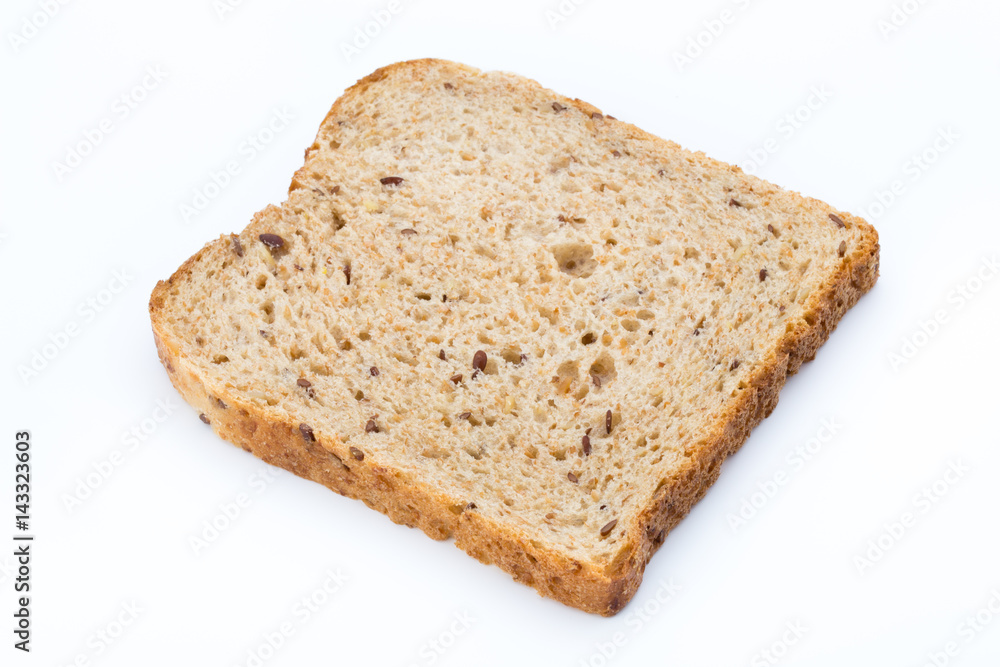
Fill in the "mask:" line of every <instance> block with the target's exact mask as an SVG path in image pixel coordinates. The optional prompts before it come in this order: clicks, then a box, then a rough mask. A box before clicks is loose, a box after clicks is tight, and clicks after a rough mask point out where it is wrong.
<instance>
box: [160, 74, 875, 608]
mask: <svg viewBox="0 0 1000 667" xmlns="http://www.w3.org/2000/svg"><path fill="white" fill-rule="evenodd" d="M440 65H446V66H448V67H455V68H461V69H462V70H466V71H468V72H470V73H475V72H477V70H474V69H472V68H469V67H466V66H464V65H458V64H455V63H446V62H443V61H437V60H433V59H424V60H416V61H408V62H402V63H396V64H393V65H389V66H388V67H384V68H381V69H379V70H377V71H376V72H373V73H372V74H370V75H369V76H367V77H365V78H364V79H361V80H360V81H359V82H358V83H357V84H355V86H353V87H352V88H350V89H348V91H347V92H346V93H345V94H344V96H342V97H341V98H340V99H338V100H337V102H336V103H335V104H334V105H333V107H332V108H331V110H330V112H329V113H328V115H327V118H326V120H324V124H325V123H326V122H327V120H329V119H331V118H333V117H334V116H336V114H337V113H338V111H339V109H340V105H341V103H342V101H343V100H344V98H346V97H347V95H349V94H351V93H352V91H358V90H362V89H363V88H364V87H365V86H366V85H368V84H370V83H373V82H377V81H378V80H380V79H382V78H384V77H385V76H386V75H387V74H389V73H392V72H394V71H395V70H399V69H405V70H407V71H408V73H409V74H410V76H413V77H415V78H418V77H419V76H420V75H421V73H422V72H423V71H424V70H426V69H427V68H428V67H431V66H440ZM532 83H534V82H532ZM535 85H538V84H535ZM561 99H562V103H563V104H566V105H573V106H576V107H577V108H578V109H580V110H582V111H585V112H587V113H593V112H597V111H598V109H596V107H592V106H590V105H588V104H587V103H585V102H581V101H579V100H571V99H569V98H561ZM614 122H618V123H619V124H620V128H619V129H621V130H623V131H625V132H626V133H628V134H630V135H632V136H634V137H636V138H641V139H642V140H645V141H650V142H654V143H655V144H657V145H658V146H662V147H664V148H666V147H673V146H674V145H673V144H671V143H670V142H668V141H665V140H663V139H660V138H658V137H655V136H653V135H650V134H648V133H646V132H644V131H642V130H640V129H639V128H636V127H634V126H632V125H628V124H626V123H621V121H614ZM307 155H308V151H307ZM699 158H700V159H703V160H706V161H709V162H714V161H712V160H709V159H708V158H705V157H704V156H702V155H700V154H699ZM715 164H716V165H717V166H719V167H721V168H725V169H731V170H734V171H735V172H737V173H742V172H740V170H739V168H738V167H735V166H730V165H724V164H722V163H715ZM297 175H298V174H297ZM297 175H296V176H297ZM298 187H300V184H299V182H298V178H297V177H296V178H293V180H292V184H291V186H290V188H289V191H292V190H295V189H296V188H298ZM773 196H774V197H775V198H794V199H795V204H796V205H798V206H800V207H802V206H805V207H807V208H810V209H818V210H821V211H823V212H832V209H830V208H829V207H828V206H827V205H826V204H823V203H822V202H818V201H815V200H810V199H807V198H803V197H800V196H799V195H796V194H795V193H790V192H786V191H777V192H776V193H775V194H774V195H773ZM837 215H839V217H840V218H841V219H842V220H843V221H844V222H845V223H846V224H847V225H848V226H851V227H857V228H858V230H860V232H861V240H860V242H859V243H857V244H856V245H855V246H854V247H852V249H851V250H850V252H849V253H847V254H846V255H845V256H844V257H843V259H842V261H841V265H840V267H839V269H838V270H837V271H836V272H835V273H834V274H833V275H832V276H831V277H830V278H829V279H828V280H827V281H826V282H825V283H824V284H823V286H822V287H821V289H819V290H818V291H816V292H814V293H813V294H812V295H811V297H810V298H809V301H808V302H807V304H806V306H805V308H804V311H803V316H802V317H801V318H798V319H797V320H795V321H793V322H792V323H790V324H789V327H788V329H787V330H786V333H785V335H784V336H783V338H782V339H781V341H780V343H779V344H778V345H777V346H776V347H775V348H774V349H773V350H772V352H771V353H770V355H769V358H768V359H767V361H766V362H765V363H764V364H762V365H761V366H760V367H759V369H758V370H757V372H756V373H755V375H754V376H753V377H752V378H751V380H750V381H749V382H748V386H747V388H746V389H744V390H742V391H741V392H740V393H739V394H738V396H737V397H736V398H735V399H734V400H733V402H732V403H731V404H730V407H729V409H728V410H727V411H726V412H724V413H723V414H721V415H719V417H718V419H717V420H716V421H715V423H714V425H713V427H712V428H711V429H709V432H708V433H706V436H705V437H704V438H703V439H702V440H700V441H699V443H698V444H697V446H695V447H693V448H691V449H690V450H689V451H688V452H686V459H685V462H684V463H683V464H682V465H681V466H680V467H679V468H678V469H676V470H674V471H673V472H672V474H671V475H670V476H669V477H666V478H664V479H663V480H661V481H660V484H659V487H658V489H657V490H656V492H655V493H654V494H653V495H652V497H651V498H650V500H649V502H647V504H646V506H645V509H644V510H643V511H642V512H641V513H639V514H638V515H637V516H636V517H635V518H633V519H632V520H631V522H630V523H629V524H628V525H625V526H624V533H625V538H624V539H623V540H622V547H621V549H620V550H619V552H618V554H617V556H616V557H615V558H614V559H613V560H612V561H611V562H610V563H609V564H607V565H606V566H603V567H602V566H599V565H597V564H594V563H588V562H581V561H578V560H575V559H573V558H570V557H568V556H566V555H565V554H562V553H559V552H557V551H554V550H549V549H545V548H544V547H541V546H536V545H535V544H532V541H531V540H530V538H529V537H528V536H527V535H526V534H524V533H523V532H521V531H518V530H517V529H516V528H514V527H512V526H510V525H508V524H503V523H500V522H498V521H495V520H493V519H491V518H489V517H487V516H485V515H483V514H480V513H479V512H477V511H476V508H475V507H474V506H473V505H471V504H470V505H463V504H461V500H460V499H456V498H451V497H447V496H445V495H443V494H441V493H438V492H435V491H434V490H433V489H431V488H430V487H429V486H428V485H426V484H423V483H421V482H420V481H419V480H412V479H409V478H408V477H407V476H405V475H403V474H401V473H400V472H399V471H396V470H394V469H392V468H389V467H385V466H379V465H375V464H373V462H372V461H371V460H370V459H365V460H361V461H358V460H355V459H354V458H353V457H351V456H350V454H349V453H348V451H347V448H346V446H345V445H344V443H343V442H340V441H339V439H336V438H334V439H333V440H331V439H329V438H325V437H323V436H322V435H320V434H316V435H315V441H308V440H307V439H306V438H305V437H303V435H302V433H301V432H300V430H299V424H297V423H292V422H291V421H290V420H275V419H272V418H271V417H269V416H268V415H265V414H264V412H263V411H262V410H261V409H260V408H258V407H257V406H255V405H254V404H253V403H250V402H248V401H245V400H243V399H242V398H241V397H240V396H239V395H238V394H233V393H231V392H230V391H228V390H227V389H226V388H225V387H214V386H209V384H208V383H207V382H206V379H205V378H204V377H202V376H201V374H200V373H199V371H198V368H197V366H196V365H195V364H194V363H192V362H190V361H189V360H188V359H186V358H185V357H184V355H183V354H182V352H181V346H180V341H179V340H176V339H175V338H174V337H172V332H171V329H170V326H169V321H168V318H167V314H166V312H165V311H166V308H167V305H168V304H167V302H168V297H169V294H170V290H171V288H172V286H173V285H175V284H177V283H178V282H179V281H184V280H187V279H189V278H190V276H191V273H192V270H193V269H194V267H196V266H197V265H198V263H199V262H200V261H201V260H202V259H203V257H205V255H206V253H212V252H216V251H220V250H221V248H222V244H227V243H229V242H230V241H229V238H228V237H220V239H218V240H216V241H214V242H212V243H210V244H208V245H206V246H205V247H204V248H202V250H200V251H199V252H198V253H196V254H195V255H193V256H192V257H191V258H189V259H188V260H187V261H186V262H185V263H184V264H183V265H182V266H181V267H180V268H179V269H178V270H177V271H176V272H175V273H174V274H173V275H172V276H171V277H170V279H168V280H166V281H160V282H159V283H158V284H157V285H156V287H155V289H154V290H153V293H152V296H151V298H150V302H149V310H150V317H151V321H152V328H153V336H154V340H155V343H156V349H157V352H158V354H159V357H160V361H161V362H162V364H163V366H164V368H165V369H166V370H167V373H168V375H169V377H170V381H171V382H172V383H173V385H174V387H176V389H177V390H178V392H180V394H181V395H182V396H183V397H184V399H185V400H186V401H187V402H188V403H190V404H191V405H192V406H194V407H195V408H196V409H197V410H199V411H201V412H202V413H204V414H205V415H206V416H207V417H208V418H209V420H210V422H211V426H212V428H213V429H215V431H216V432H217V433H218V434H219V435H220V436H221V437H222V438H224V439H226V440H229V441H230V442H233V443H234V444H236V445H238V446H240V447H241V448H243V449H244V450H246V451H248V452H251V453H252V454H254V455H255V456H257V457H259V458H261V459H263V460H264V461H267V462H268V463H271V464H273V465H276V466H279V467H281V468H284V469H285V470H288V471H290V472H293V473H295V474H296V475H298V476H300V477H304V478H306V479H310V480H313V481H315V482H318V483H320V484H323V485H324V486H326V487H328V488H330V489H332V490H333V491H336V492H337V493H339V494H341V495H344V496H348V497H350V498H355V499H358V500H361V501H363V502H364V503H365V504H366V505H368V506H369V507H371V508H373V509H376V510H378V511H380V512H382V513H384V514H386V515H387V516H388V517H389V518H390V519H392V520H393V521H394V522H396V523H399V524H403V525H406V526H410V527H416V528H420V529H421V530H423V531H424V532H425V533H427V535H429V536H430V537H432V538H434V539H438V540H443V539H447V538H449V537H454V538H455V545H456V546H458V547H459V548H461V549H462V550H464V551H465V552H467V553H468V554H470V555H472V556H474V557H475V558H477V559H478V560H480V561H481V562H483V563H487V564H491V563H492V564H495V565H497V566H499V567H500V568H501V569H503V570H504V571H506V572H508V573H509V574H511V575H512V576H513V577H514V579H516V580H517V581H520V582H522V583H525V584H527V585H529V586H532V587H533V588H535V589H536V590H537V591H538V592H539V593H540V594H541V595H544V596H547V597H551V598H554V599H556V600H558V601H560V602H562V603H564V604H567V605H569V606H572V607H576V608H578V609H582V610H583V611H586V612H590V613H596V614H601V615H604V616H611V615H614V614H616V613H618V612H619V611H620V610H621V609H622V608H623V607H624V606H625V605H626V603H627V602H628V601H629V600H630V599H631V598H632V596H633V595H634V594H635V592H636V590H637V589H638V587H639V584H640V583H641V581H642V576H643V572H644V570H645V566H646V564H647V563H648V562H649V559H650V558H651V557H652V555H653V553H655V552H656V550H657V549H658V548H659V547H660V545H661V544H662V543H663V540H664V538H665V537H666V535H667V534H668V533H669V531H670V530H671V529H672V528H673V527H674V526H675V525H676V524H677V523H678V522H679V521H680V520H681V519H682V518H683V517H684V516H686V515H687V513H688V512H689V511H690V509H691V507H692V506H693V505H694V504H695V503H696V502H697V501H698V500H699V499H701V498H702V496H704V495H705V493H706V491H707V490H708V488H709V487H710V486H711V485H712V483H714V482H715V480H716V479H717V478H718V476H719V471H720V467H721V464H722V462H723V461H724V460H725V459H726V457H728V456H729V455H731V454H733V453H734V452H735V451H737V450H738V449H739V448H740V447H741V446H742V444H743V443H744V442H745V441H746V439H747V438H748V437H749V435H750V432H751V431H752V430H753V428H754V427H755V426H756V425H757V424H759V423H760V422H761V421H762V420H763V419H764V418H765V417H767V416H768V415H770V413H771V412H772V411H773V410H774V408H775V406H776V405H777V401H778V393H779V391H780V390H781V387H782V386H783V385H784V382H785V379H786V378H787V377H788V376H789V375H792V374H794V373H795V372H797V371H798V369H799V367H800V366H801V365H802V363H804V362H805V361H809V360H810V359H812V358H813V357H814V356H815V354H816V352H817V350H818V349H819V347H820V346H821V345H822V344H823V343H824V342H825V341H826V339H827V338H828V337H829V335H830V333H831V332H832V331H833V329H834V328H835V327H836V325H837V323H838V322H839V320H840V319H841V317H843V315H844V313H845V312H846V311H847V310H848V309H849V308H850V307H851V306H853V305H854V304H855V303H856V302H857V301H858V299H859V298H860V297H861V296H862V295H863V294H865V293H866V292H867V291H868V290H869V289H871V288H872V286H874V284H875V282H876V280H877V279H878V270H879V243H878V234H877V232H876V231H875V229H874V228H872V227H871V226H870V225H869V224H868V223H867V222H865V221H864V220H862V219H860V218H857V217H854V216H851V215H848V214H844V213H837Z"/></svg>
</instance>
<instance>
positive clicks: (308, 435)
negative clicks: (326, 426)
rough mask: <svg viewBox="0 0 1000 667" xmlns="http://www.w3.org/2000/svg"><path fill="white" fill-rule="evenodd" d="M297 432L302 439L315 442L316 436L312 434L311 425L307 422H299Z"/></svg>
mask: <svg viewBox="0 0 1000 667" xmlns="http://www.w3.org/2000/svg"><path fill="white" fill-rule="evenodd" d="M299 433H301V434H302V439H303V440H305V441H306V442H316V436H315V435H314V434H313V430H312V426H309V425H308V424H299Z"/></svg>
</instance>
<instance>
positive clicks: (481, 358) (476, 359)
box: [472, 350, 486, 371]
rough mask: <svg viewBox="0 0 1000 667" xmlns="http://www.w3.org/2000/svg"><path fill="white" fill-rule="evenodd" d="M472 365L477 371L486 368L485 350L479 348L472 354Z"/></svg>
mask: <svg viewBox="0 0 1000 667" xmlns="http://www.w3.org/2000/svg"><path fill="white" fill-rule="evenodd" d="M472 367H473V368H475V369H476V370H477V371H484V370H486V353H485V352H483V351H482V350H478V351H476V353H475V354H474V355H472Z"/></svg>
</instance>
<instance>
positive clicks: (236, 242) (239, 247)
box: [229, 234, 243, 257]
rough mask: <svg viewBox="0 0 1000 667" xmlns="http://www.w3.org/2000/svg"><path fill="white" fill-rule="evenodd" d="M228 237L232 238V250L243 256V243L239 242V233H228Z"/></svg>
mask: <svg viewBox="0 0 1000 667" xmlns="http://www.w3.org/2000/svg"><path fill="white" fill-rule="evenodd" d="M229 238H230V239H232V240H233V252H235V253H236V256H237V257H242V256H243V244H242V243H241V242H240V235H239V234H230V235H229Z"/></svg>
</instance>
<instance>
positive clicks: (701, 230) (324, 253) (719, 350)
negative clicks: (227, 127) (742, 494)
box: [150, 60, 878, 615]
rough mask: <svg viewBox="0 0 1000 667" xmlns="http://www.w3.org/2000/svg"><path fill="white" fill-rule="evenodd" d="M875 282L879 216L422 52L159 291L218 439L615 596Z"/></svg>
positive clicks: (182, 361) (571, 590) (470, 545)
mask: <svg viewBox="0 0 1000 667" xmlns="http://www.w3.org/2000/svg"><path fill="white" fill-rule="evenodd" d="M877 275H878V236H877V234H876V232H875V230H874V229H873V228H872V227H871V226H870V225H868V224H867V223H866V222H864V221H863V220H861V219H859V218H856V217H853V216H851V215H849V214H846V213H841V212H838V211H836V210H834V209H832V208H831V207H829V206H828V205H826V204H824V203H822V202H819V201H816V200H813V199H808V198H804V197H802V196H800V195H798V194H795V193H792V192H788V191H785V190H782V189H780V188H778V187H776V186H774V185H771V184H769V183H767V182H765V181H762V180H760V179H758V178H754V177H752V176H748V175H746V174H744V173H742V172H741V171H740V170H739V169H738V168H737V167H734V166H730V165H727V164H723V163H720V162H717V161H714V160H712V159H710V158H707V157H705V156H704V155H703V154H701V153H692V152H689V151H686V150H684V149H682V148H680V147H679V146H677V145H676V144H673V143H671V142H668V141H664V140H662V139H659V138H656V137H654V136H651V135H649V134H647V133H645V132H643V131H641V130H639V129H638V128H636V127H634V126H632V125H629V124H627V123H624V122H621V121H618V120H616V119H613V118H612V117H610V116H608V115H606V114H602V113H601V112H600V111H599V110H598V109H596V108H595V107H592V106H590V105H588V104H586V103H584V102H581V101H579V100H574V99H569V98H566V97H563V96H561V95H558V94H556V93H554V92H552V91H550V90H547V89H545V88H543V87H541V86H539V85H538V84H537V83H535V82H533V81H531V80H528V79H525V78H522V77H520V76H516V75H513V74H507V73H502V72H481V71H479V70H476V69H473V68H470V67H466V66H464V65H459V64H456V63H451V62H446V61H440V60H418V61H410V62H405V63H398V64H395V65H391V66H389V67H386V68H383V69H381V70H378V71H377V72H375V73H374V74H372V75H370V76H368V77H367V78H365V79H363V80H361V81H360V82H358V83H357V84H356V85H355V86H353V87H352V88H350V89H349V90H348V91H347V92H346V93H345V94H344V96H342V97H341V98H340V99H339V100H338V101H337V102H336V104H334V106H333V108H332V109H331V110H330V112H329V114H328V115H327V117H326V119H325V120H324V121H323V123H322V125H321V127H320V129H319V133H318V135H317V137H316V140H315V142H314V143H313V144H312V145H311V146H310V147H309V148H308V149H307V151H306V160H305V164H304V166H303V167H302V168H301V169H299V170H298V172H297V173H296V174H295V176H294V179H293V181H292V184H291V187H290V190H289V196H288V200H287V201H286V202H285V203H284V204H282V205H281V206H269V207H267V208H266V209H264V210H263V211H261V212H260V213H258V214H257V215H255V216H254V218H253V221H252V222H251V224H250V225H249V226H248V227H247V228H246V229H245V230H243V232H242V233H240V234H233V235H226V236H223V237H221V238H220V239H218V240H216V241H214V242H212V243H210V244H209V245H207V246H205V248H203V249H202V250H201V251H200V252H199V253H197V254H196V255H195V256H194V257H192V258H191V259H190V260H188V262H187V263H185V264H184V265H183V266H182V267H181V268H180V269H179V270H178V271H177V273H175V274H174V276H173V277H172V278H170V280H168V281H165V282H161V283H160V284H159V285H158V286H157V288H156V290H155V291H154V293H153V297H152V300H151V303H150V309H151V314H152V319H153V328H154V333H155V337H156V342H157V347H158V349H159V352H160V356H161V359H162V361H163V363H164V365H165V367H166V368H167V370H168V372H169V374H170V376H171V379H172V381H173V382H174V384H175V386H177V388H178V389H179V390H180V391H181V393H182V394H183V395H184V397H185V398H186V400H188V401H189V402H190V403H191V404H192V405H194V406H195V408H196V409H197V411H198V412H199V413H204V414H205V415H207V417H208V418H209V420H210V422H211V427H212V428H214V429H216V430H217V432H218V433H219V434H220V435H221V436H222V437H224V438H227V439H229V440H231V441H233V442H235V443H236V444H238V445H240V446H242V447H243V448H244V449H246V450H248V451H251V452H253V453H254V454H256V455H257V456H260V457H261V458H263V459H265V460H267V461H269V462H271V463H274V464H276V465H279V466H282V467H284V468H287V469H289V470H292V471H293V472H295V473H296V474H299V475H301V476H303V477H306V478H309V479H313V480H315V481H318V482H320V483H323V484H325V485H327V486H329V487H330V488H332V489H334V490H336V491H337V492H339V493H342V494H344V495H348V496H351V497H355V498H360V499H362V500H364V501H365V502H366V503H367V504H368V505H369V506H371V507H373V508H375V509H377V510H379V511H381V512H384V513H386V514H388V515H389V516H390V517H391V518H392V519H393V520H394V521H397V522H399V523H403V524H406V525H410V526H417V527H420V528H421V529H423V530H424V531H425V532H427V533H428V534H429V535H431V536H432V537H434V538H437V539H443V538H447V537H455V538H456V542H457V544H458V546H460V547H461V548H463V549H465V550H466V551H468V552H469V553H471V554H472V555H474V556H475V557H477V558H479V559H480V560H482V561H484V562H488V563H496V564H498V565H499V566H501V567H502V568H504V569H505V570H507V571H508V572H510V573H511V574H513V575H514V577H515V578H516V579H518V580H520V581H522V582H524V583H527V584H529V585H531V586H533V587H535V588H536V589H537V590H538V591H539V592H541V593H542V594H544V595H547V596H551V597H554V598H556V599H558V600H560V601H562V602H564V603H566V604H570V605H573V606H576V607H579V608H581V609H584V610H586V611H589V612H596V613H601V614H606V615H607V614H613V613H616V612H617V611H619V610H620V609H621V608H622V607H623V606H624V604H625V603H626V602H627V601H628V599H629V598H630V597H631V596H632V595H633V594H634V592H635V590H636V588H637V587H638V585H639V582H640V581H641V578H642V571H643V568H644V567H645V564H646V563H647V561H648V559H649V557H650V556H651V555H652V553H653V552H654V551H655V550H656V548H657V547H659V545H660V544H661V543H662V541H663V539H664V536H665V534H666V533H667V532H668V531H669V529H670V528H671V527H672V526H673V525H674V524H676V522H677V521H678V520H679V519H680V518H682V517H683V516H684V515H685V514H686V513H687V511H688V510H689V509H690V507H691V505H692V504H693V503H694V502H696V501H697V500H698V498H700V497H701V496H702V495H703V494H704V492H705V490H706V489H707V488H708V486H709V485H710V484H711V483H712V482H713V481H714V479H715V478H716V476H717V475H718V469H719V465H720V464H721V462H722V460H723V459H724V458H725V457H726V456H727V455H728V454H730V453H731V452H733V451H735V449H737V448H738V447H739V446H740V445H741V444H742V442H743V441H744V440H745V439H746V437H747V435H748V434H749V432H750V430H751V429H752V428H753V426H754V425H756V423H758V422H759V421H760V420H761V419H762V418H763V417H764V416H766V415H767V414H769V413H770V411H771V410H772V409H773V408H774V405H775V403H776V401H777V392H778V390H779V389H780V387H781V385H782V384H783V382H784V379H785V377H786V376H787V375H789V374H791V373H794V372H795V371H796V370H797V369H798V367H799V365H800V364H801V363H802V362H803V361H805V360H808V359H810V358H812V356H813V355H814V354H815V351H816V349H817V348H818V347H819V345H820V344H821V343H822V342H823V341H824V340H825V339H826V337H827V336H828V334H829V332H830V331H831V330H832V328H833V327H834V326H835V325H836V322H837V320H839V318H840V317H841V316H842V315H843V313H844V312H845V311H846V310H847V308H849V307H850V306H851V305H852V304H853V303H854V302H855V301H856V300H857V298H858V297H859V296H860V295H861V294H863V293H864V292H865V291H867V290H868V289H869V288H870V287H871V286H872V285H873V284H874V283H875V280H876V278H877Z"/></svg>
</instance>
